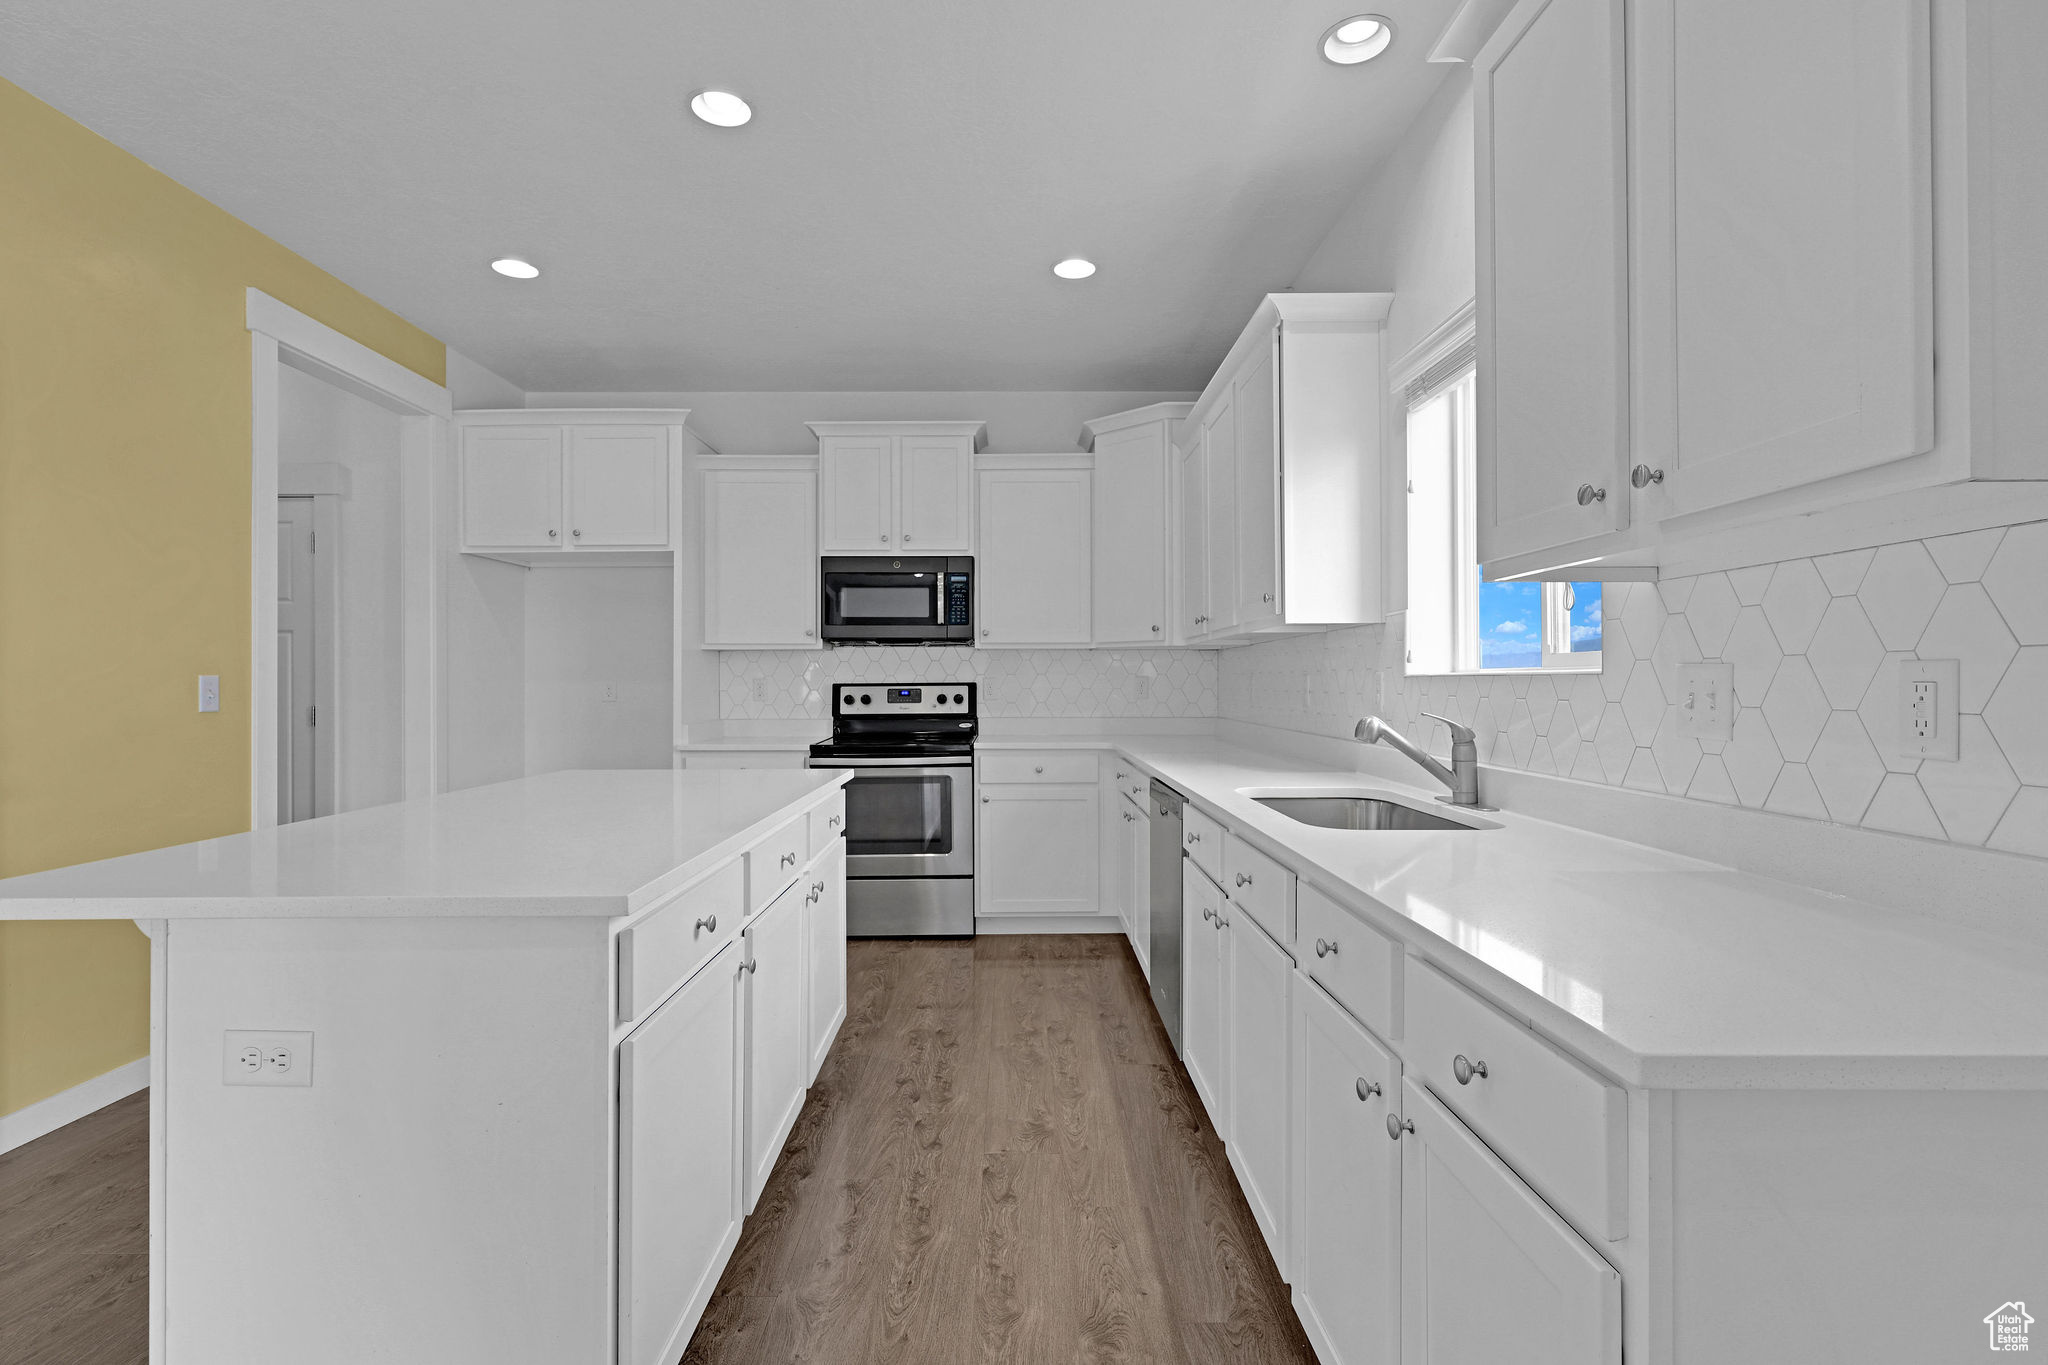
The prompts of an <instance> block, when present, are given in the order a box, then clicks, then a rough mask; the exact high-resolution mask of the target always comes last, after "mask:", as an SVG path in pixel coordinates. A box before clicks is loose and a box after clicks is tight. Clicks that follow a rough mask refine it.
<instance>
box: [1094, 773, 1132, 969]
mask: <svg viewBox="0 0 2048 1365" xmlns="http://www.w3.org/2000/svg"><path fill="white" fill-rule="evenodd" d="M1096 804H1097V808H1098V809H1099V810H1101V812H1102V834H1101V848H1102V913H1103V914H1105V915H1115V916H1116V917H1117V919H1118V920H1120V921H1122V923H1123V926H1124V932H1125V934H1126V936H1128V935H1129V933H1130V927H1131V908H1132V907H1131V864H1130V859H1128V858H1126V857H1125V856H1124V849H1125V847H1126V846H1127V844H1128V842H1129V841H1128V840H1126V839H1125V837H1124V831H1125V830H1127V829H1129V828H1130V825H1131V818H1132V812H1131V803H1130V802H1128V801H1126V800H1124V799H1123V797H1122V796H1121V795H1119V794H1118V793H1117V788H1116V779H1115V777H1113V776H1112V775H1111V774H1110V773H1104V774H1103V775H1102V790H1101V793H1100V795H1099V796H1098V797H1097V798H1096Z"/></svg>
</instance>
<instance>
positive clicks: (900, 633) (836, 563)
mask: <svg viewBox="0 0 2048 1365" xmlns="http://www.w3.org/2000/svg"><path fill="white" fill-rule="evenodd" d="M819 564H820V570H819V575H818V576H819V581H820V584H821V590H822V593H823V600H822V602H821V603H820V610H819V613H818V619H819V621H820V622H821V623H822V626H823V628H822V630H821V631H820V635H821V637H822V638H823V639H824V640H825V642H826V643H827V644H904V643H910V644H961V645H964V644H969V643H971V642H972V641H973V639H974V560H973V559H972V558H971V557H970V556H966V555H961V556H957V557H954V558H941V557H937V556H933V557H928V558H922V559H916V558H912V557H911V556H909V555H859V556H841V555H828V556H826V557H825V558H824V559H822V560H820V561H819Z"/></svg>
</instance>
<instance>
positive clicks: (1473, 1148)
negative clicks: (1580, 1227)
mask: <svg viewBox="0 0 2048 1365" xmlns="http://www.w3.org/2000/svg"><path fill="white" fill-rule="evenodd" d="M1401 1105H1402V1110H1403V1112H1404V1114H1405V1116H1406V1118H1407V1120H1408V1122H1410V1123H1412V1124H1413V1125H1414V1129H1413V1131H1412V1132H1408V1133H1406V1134H1404V1135H1403V1137H1402V1140H1401V1146H1402V1148H1403V1149H1404V1150H1403V1151H1402V1153H1401V1361H1402V1365H1497V1362H1499V1361H1503V1360H1517V1361H1529V1362H1532V1365H1620V1361H1621V1276H1620V1275H1618V1274H1616V1273H1615V1270H1614V1267H1613V1266H1610V1265H1609V1264H1607V1262H1606V1261H1604V1260H1602V1259H1601V1258H1600V1256H1599V1255H1598V1254H1597V1253H1596V1252H1595V1251H1594V1250H1593V1249H1592V1248H1591V1247H1590V1246H1588V1245H1586V1243H1585V1241H1584V1240H1583V1239H1582V1238H1581V1237H1580V1236H1579V1235H1578V1233H1576V1232H1574V1231H1573V1230H1572V1228H1571V1226H1570V1225H1569V1224H1567V1223H1566V1222H1565V1221H1564V1220H1563V1219H1561V1218H1559V1217H1558V1216H1557V1214H1556V1213H1554V1212H1552V1210H1551V1208H1550V1206H1549V1205H1548V1204H1546V1203H1544V1202H1543V1201H1542V1200H1541V1199H1539V1198H1537V1197H1536V1194H1535V1192H1534V1191H1532V1190H1531V1189H1530V1188H1529V1187H1528V1186H1527V1185H1524V1184H1523V1183H1522V1182H1521V1180H1520V1179H1518V1178H1517V1177H1516V1175H1515V1173H1514V1172H1513V1171H1511V1170H1509V1169H1508V1168H1507V1167H1506V1166H1505V1165H1503V1164H1502V1163H1501V1159H1500V1158H1499V1157H1497V1156H1495V1155H1494V1154H1493V1152H1492V1150H1491V1149H1490V1148H1488V1147H1487V1145H1486V1144H1485V1143H1483V1142H1481V1141H1480V1140H1479V1139H1478V1138H1476V1137H1474V1136H1473V1135H1472V1133H1471V1131H1470V1130H1469V1129H1467V1128H1466V1127H1465V1125H1463V1124H1462V1123H1460V1122H1458V1120H1457V1118H1456V1117H1455V1116H1453V1115H1452V1114H1451V1112H1450V1111H1449V1110H1448V1109H1445V1108H1444V1107H1443V1106H1442V1105H1441V1104H1439V1103H1437V1101H1436V1098H1435V1097H1434V1096H1433V1095H1431V1094H1430V1093H1429V1092H1428V1091H1427V1090H1425V1089H1423V1088H1422V1087H1421V1086H1419V1085H1417V1084H1416V1083H1415V1082H1414V1081H1412V1080H1407V1081H1403V1082H1402V1083H1401Z"/></svg>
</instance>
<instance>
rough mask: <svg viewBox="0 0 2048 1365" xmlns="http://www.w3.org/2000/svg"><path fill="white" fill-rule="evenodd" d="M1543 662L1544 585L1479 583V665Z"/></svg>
mask: <svg viewBox="0 0 2048 1365" xmlns="http://www.w3.org/2000/svg"><path fill="white" fill-rule="evenodd" d="M1542 665H1543V587H1542V585H1541V584H1539V583H1484V582H1482V583H1481V584H1480V585H1479V666H1480V667H1481V668H1540V667H1542Z"/></svg>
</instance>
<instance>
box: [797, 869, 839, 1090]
mask: <svg viewBox="0 0 2048 1365" xmlns="http://www.w3.org/2000/svg"><path fill="white" fill-rule="evenodd" d="M809 886H810V889H809V890H808V891H806V892H805V893H804V940H805V944H806V948H805V952H806V955H807V956H808V958H809V961H810V971H809V974H808V976H807V977H806V979H805V983H804V985H805V989H806V990H807V991H808V993H809V995H808V999H807V1000H806V1001H805V1003H804V1018H805V1021H806V1022H805V1028H806V1030H807V1032H808V1037H809V1043H810V1054H811V1064H810V1069H809V1071H808V1072H807V1073H806V1075H807V1078H808V1079H809V1080H812V1081H815V1080H817V1079H818V1070H819V1068H821V1067H822V1066H824V1065H825V1054H826V1053H828V1052H830V1051H831V1050H832V1040H833V1039H834V1038H837V1037H838V1036H839V1026H840V1025H841V1024H842V1023H844V1022H846V841H845V840H843V839H836V840H835V841H834V842H833V844H832V845H831V847H829V848H827V849H826V850H825V852H824V853H823V854H821V855H819V858H818V860H817V862H815V863H813V864H812V865H811V876H810V879H809Z"/></svg>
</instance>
